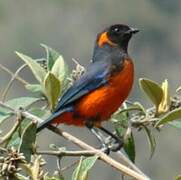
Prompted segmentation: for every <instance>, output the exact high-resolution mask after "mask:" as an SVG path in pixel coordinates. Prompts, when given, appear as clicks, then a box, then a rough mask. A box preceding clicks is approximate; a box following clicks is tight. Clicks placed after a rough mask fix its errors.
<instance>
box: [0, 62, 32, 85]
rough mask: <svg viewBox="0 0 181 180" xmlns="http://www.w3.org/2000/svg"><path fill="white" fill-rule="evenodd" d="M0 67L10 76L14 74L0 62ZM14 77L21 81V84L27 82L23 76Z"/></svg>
mask: <svg viewBox="0 0 181 180" xmlns="http://www.w3.org/2000/svg"><path fill="white" fill-rule="evenodd" d="M0 68H1V69H2V70H4V71H5V72H7V73H8V74H10V75H11V76H14V73H13V72H12V71H10V70H9V69H8V68H6V67H5V66H3V65H2V64H0ZM16 79H17V80H18V81H19V82H21V83H22V84H23V85H27V84H29V83H28V82H27V81H25V80H24V79H23V78H21V77H20V76H16Z"/></svg>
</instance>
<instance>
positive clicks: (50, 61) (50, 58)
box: [41, 44, 60, 71]
mask: <svg viewBox="0 0 181 180" xmlns="http://www.w3.org/2000/svg"><path fill="white" fill-rule="evenodd" d="M41 46H42V47H44V48H45V50H46V53H47V66H48V70H49V71H51V69H52V67H53V65H54V63H55V61H56V60H57V59H58V57H59V56H60V54H59V53H58V52H57V51H55V50H54V49H52V48H51V47H49V46H47V45H45V44H41Z"/></svg>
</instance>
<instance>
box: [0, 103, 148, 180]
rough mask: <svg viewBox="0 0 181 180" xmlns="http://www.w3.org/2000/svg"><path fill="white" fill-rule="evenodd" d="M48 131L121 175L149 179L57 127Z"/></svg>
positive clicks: (33, 117) (49, 127)
mask: <svg viewBox="0 0 181 180" xmlns="http://www.w3.org/2000/svg"><path fill="white" fill-rule="evenodd" d="M0 105H1V106H3V107H5V108H7V109H9V110H12V111H13V112H14V113H16V111H15V110H14V109H13V108H11V107H9V106H7V105H6V104H4V103H3V102H2V101H0ZM21 113H22V116H24V117H26V118H30V119H32V121H34V122H39V123H40V122H42V121H43V120H42V119H40V118H38V117H36V116H34V115H32V114H30V113H29V112H27V111H23V112H21ZM47 128H48V129H49V130H51V131H53V132H54V133H56V134H58V135H60V136H62V137H64V138H65V139H66V140H68V141H71V142H72V143H74V144H76V145H77V146H79V147H80V148H82V149H85V150H90V151H94V152H95V155H97V156H99V158H100V159H101V160H102V161H103V162H105V163H106V164H108V165H110V166H112V167H113V168H115V169H117V170H118V171H120V172H122V173H123V174H125V175H128V176H130V177H133V178H135V179H137V180H148V179H149V178H145V176H143V175H142V174H139V173H138V172H135V171H134V170H132V169H130V168H128V167H126V166H125V165H123V164H121V163H119V162H117V161H115V160H114V159H112V158H111V157H109V156H108V155H106V154H105V153H103V152H102V151H100V150H97V149H95V148H94V147H92V146H90V145H88V144H87V143H85V142H83V141H81V140H80V139H78V138H76V137H75V136H73V135H71V134H69V133H67V132H65V131H63V130H61V129H59V128H57V127H54V126H52V125H49V126H48V127H47Z"/></svg>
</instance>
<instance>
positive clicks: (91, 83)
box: [55, 61, 109, 112]
mask: <svg viewBox="0 0 181 180" xmlns="http://www.w3.org/2000/svg"><path fill="white" fill-rule="evenodd" d="M108 73H109V64H108V63H107V62H104V63H103V62H102V61H101V62H100V61H99V62H95V63H93V64H91V65H90V66H89V68H88V69H87V71H86V72H85V74H83V75H82V77H81V78H80V79H79V80H77V81H76V82H75V83H74V85H73V86H72V87H70V88H69V89H68V90H67V91H66V92H65V94H64V95H63V96H62V98H61V99H60V101H59V103H58V105H57V107H56V109H55V112H57V111H59V110H60V109H62V108H65V107H67V106H69V105H70V104H71V105H73V103H74V102H75V101H76V100H78V99H79V98H80V97H82V96H84V95H86V94H87V93H89V92H90V91H93V90H95V89H97V88H98V87H100V86H103V85H104V84H106V83H107V80H106V76H107V75H108Z"/></svg>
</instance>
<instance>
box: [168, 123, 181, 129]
mask: <svg viewBox="0 0 181 180" xmlns="http://www.w3.org/2000/svg"><path fill="white" fill-rule="evenodd" d="M168 124H169V125H170V126H172V127H175V128H177V129H181V122H180V121H171V122H169V123H168Z"/></svg>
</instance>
